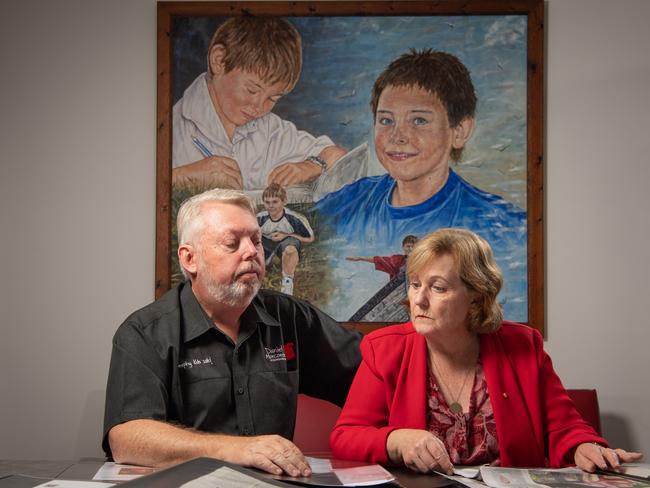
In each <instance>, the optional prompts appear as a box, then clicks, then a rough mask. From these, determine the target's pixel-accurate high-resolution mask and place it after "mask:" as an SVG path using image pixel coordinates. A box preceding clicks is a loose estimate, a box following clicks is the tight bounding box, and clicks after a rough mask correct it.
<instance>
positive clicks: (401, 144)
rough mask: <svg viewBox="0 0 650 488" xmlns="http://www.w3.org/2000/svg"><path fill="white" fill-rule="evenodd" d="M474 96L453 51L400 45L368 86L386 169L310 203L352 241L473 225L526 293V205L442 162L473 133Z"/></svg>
mask: <svg viewBox="0 0 650 488" xmlns="http://www.w3.org/2000/svg"><path fill="white" fill-rule="evenodd" d="M476 102H477V98H476V95H475V91H474V86H473V83H472V80H471V77H470V73H469V71H468V70H467V68H466V67H465V66H464V65H463V63H462V62H461V61H460V60H459V59H458V58H457V57H455V56H453V55H452V54H449V53H446V52H441V51H434V50H432V49H421V50H410V51H409V52H407V53H405V54H402V55H401V56H399V57H398V58H396V59H395V60H393V61H392V62H390V63H389V65H388V66H387V67H386V68H385V69H384V71H383V72H382V73H381V74H380V75H379V77H378V78H377V80H376V81H375V83H374V86H373V90H372V98H371V107H372V112H373V117H374V143H375V151H376V155H377V159H378V160H379V162H380V163H381V165H382V166H383V167H384V168H385V170H386V173H385V174H383V175H379V176H369V177H365V178H361V179H359V180H358V181H356V182H354V183H352V184H350V185H346V186H344V187H343V188H342V189H340V190H339V191H337V192H333V193H330V194H329V195H326V196H325V197H324V198H322V199H321V200H319V201H318V202H316V204H315V207H314V208H315V210H316V212H317V213H318V214H319V216H320V217H322V218H324V219H325V221H326V222H328V223H329V226H330V227H331V228H332V229H333V231H334V233H335V234H336V236H337V237H338V238H339V239H343V240H344V241H345V242H346V243H347V244H348V245H350V246H352V247H353V246H355V245H357V246H358V247H359V248H360V249H368V248H369V249H370V250H373V248H377V247H380V248H385V247H386V246H389V247H393V248H394V247H396V246H397V245H399V240H400V239H401V236H403V235H405V234H416V235H426V234H428V233H429V232H432V231H433V230H436V229H438V228H442V227H464V228H467V229H471V230H472V231H474V232H476V233H478V234H480V235H481V236H482V237H484V238H485V239H486V240H488V242H490V244H491V246H492V248H493V249H494V252H495V256H496V258H497V260H498V261H499V262H500V264H501V266H502V267H504V268H506V267H507V268H508V269H509V272H510V275H509V276H510V279H509V281H508V282H507V283H506V287H510V290H514V289H516V290H517V294H518V295H519V296H521V295H522V294H523V296H525V293H526V283H527V276H526V265H525V264H526V263H525V256H526V245H527V220H526V212H525V211H524V210H522V209H520V208H518V207H516V206H515V205H513V204H512V203H511V202H509V201H507V200H505V199H504V198H502V197H500V196H498V195H494V194H491V193H488V192H486V191H483V190H481V189H479V188H477V187H475V186H473V185H472V184H470V183H469V182H467V181H465V180H464V179H463V178H462V177H461V176H459V175H458V174H457V173H456V172H455V171H454V170H453V169H451V168H450V162H452V161H459V160H460V159H461V154H462V152H463V148H464V147H465V144H466V143H467V142H468V141H469V139H470V138H471V137H472V134H473V132H474V124H475V110H476Z"/></svg>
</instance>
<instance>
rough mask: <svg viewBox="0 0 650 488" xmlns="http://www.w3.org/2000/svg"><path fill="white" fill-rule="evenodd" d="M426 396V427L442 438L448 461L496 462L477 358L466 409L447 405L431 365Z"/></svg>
mask: <svg viewBox="0 0 650 488" xmlns="http://www.w3.org/2000/svg"><path fill="white" fill-rule="evenodd" d="M427 398H428V405H427V407H428V408H427V429H428V430H429V432H433V433H434V434H435V435H436V436H437V437H438V438H439V439H440V440H442V442H443V443H444V445H445V447H446V448H447V452H448V453H449V459H450V460H451V462H452V464H454V465H466V466H470V465H477V464H498V461H499V444H498V442H497V428H496V423H495V422H494V412H493V410H492V403H490V396H489V394H488V391H487V383H486V382H485V375H484V374H483V365H482V364H481V360H480V359H479V361H478V363H477V364H476V372H475V376H474V384H473V386H472V394H471V397H470V404H469V412H467V413H464V412H460V413H454V412H452V411H451V410H450V409H449V405H447V402H446V401H445V397H444V395H443V394H442V391H440V387H439V386H438V382H437V380H436V377H435V375H434V374H433V372H432V371H431V366H429V372H428V381H427Z"/></svg>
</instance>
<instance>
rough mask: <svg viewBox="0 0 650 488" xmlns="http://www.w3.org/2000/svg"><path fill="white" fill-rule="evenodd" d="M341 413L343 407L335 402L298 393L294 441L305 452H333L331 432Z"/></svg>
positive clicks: (313, 453)
mask: <svg viewBox="0 0 650 488" xmlns="http://www.w3.org/2000/svg"><path fill="white" fill-rule="evenodd" d="M339 413H341V408H340V407H338V406H336V405H334V404H333V403H330V402H327V401H325V400H319V399H318V398H313V397H310V396H307V395H303V394H302V393H301V394H300V395H298V411H297V412H296V428H295V430H294V433H293V443H294V444H295V445H296V446H298V448H299V449H300V450H301V451H302V452H303V453H307V454H310V455H316V454H321V455H328V454H331V451H330V432H332V429H333V428H334V424H335V423H336V420H337V419H338V418H339Z"/></svg>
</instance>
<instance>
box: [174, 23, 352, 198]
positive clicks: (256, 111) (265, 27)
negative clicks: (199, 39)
mask: <svg viewBox="0 0 650 488" xmlns="http://www.w3.org/2000/svg"><path fill="white" fill-rule="evenodd" d="M207 61H208V71H207V72H204V73H202V74H201V75H199V76H198V77H197V78H196V79H195V80H194V81H193V82H192V84H191V85H190V86H189V87H188V88H187V89H186V90H185V92H184V94H183V97H182V98H181V99H180V100H179V101H178V102H177V103H176V104H175V105H174V109H173V144H172V166H173V169H172V178H173V181H174V183H182V182H184V181H190V180H194V181H197V180H198V181H205V183H207V184H209V185H210V186H213V187H220V188H234V189H243V190H259V189H262V188H264V187H266V186H267V185H268V184H270V183H278V184H280V185H283V186H293V185H296V184H301V183H308V182H310V181H313V180H314V179H316V178H317V177H318V176H320V175H321V174H322V173H323V172H324V171H325V170H326V169H327V168H329V167H330V166H331V165H332V164H333V163H334V162H335V161H336V160H338V159H339V158H340V157H341V156H342V155H343V154H345V152H346V151H345V150H344V149H342V148H340V147H337V146H336V145H335V144H334V143H333V142H332V140H331V139H330V138H329V137H327V136H320V137H314V136H312V135H311V134H309V133H307V132H305V131H301V130H298V129H297V128H296V126H295V125H294V124H293V123H291V122H288V121H286V120H282V119H281V118H280V117H278V116H277V115H275V114H273V113H271V110H272V109H273V107H274V105H275V104H276V103H277V102H278V100H279V99H280V98H281V97H282V96H284V95H286V94H287V93H289V92H290V91H291V90H292V89H293V87H294V86H295V84H296V83H297V81H298V78H299V77H300V71H301V69H302V44H301V40H300V34H299V33H298V31H297V30H296V29H295V28H294V27H293V26H292V25H291V24H290V23H289V22H287V21H286V20H284V19H280V18H273V17H232V18H230V19H228V20H226V21H225V22H224V23H223V24H221V25H220V26H219V27H218V28H217V30H216V31H215V33H214V35H213V37H212V41H211V42H210V46H209V48H208V59H207Z"/></svg>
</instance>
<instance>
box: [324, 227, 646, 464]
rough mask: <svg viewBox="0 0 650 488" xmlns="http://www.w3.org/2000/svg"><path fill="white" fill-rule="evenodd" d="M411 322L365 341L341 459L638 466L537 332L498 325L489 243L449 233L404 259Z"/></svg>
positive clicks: (343, 422) (338, 444) (497, 275)
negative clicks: (585, 410)
mask: <svg viewBox="0 0 650 488" xmlns="http://www.w3.org/2000/svg"><path fill="white" fill-rule="evenodd" d="M406 272H407V276H408V279H409V290H408V307H409V309H410V315H411V322H408V323H406V324H401V325H395V326H392V327H386V328H383V329H380V330H377V331H375V332H373V333H371V334H369V335H368V336H366V337H365V338H364V340H363V341H362V343H361V352H362V355H363V361H362V363H361V365H360V366H359V370H358V371H357V375H356V377H355V380H354V382H353V384H352V387H351V389H350V393H349V394H348V399H347V401H346V404H345V407H344V408H343V411H342V412H341V416H340V417H339V419H338V422H337V423H336V426H335V428H334V430H333V432H332V434H331V437H330V442H331V447H332V451H333V453H334V455H335V456H336V457H339V458H343V459H356V460H363V461H370V462H377V463H392V464H405V465H406V466H407V467H409V468H410V469H413V470H415V471H420V472H429V471H433V470H435V471H443V472H447V473H451V472H452V469H453V465H454V464H463V465H469V464H472V465H476V464H483V463H493V464H500V465H501V466H522V467H523V466H526V467H538V466H539V467H543V466H551V467H560V466H567V465H571V464H576V465H577V466H578V467H580V468H582V469H583V470H586V471H593V470H595V469H596V468H602V469H604V468H606V467H607V466H611V467H612V468H617V467H618V466H619V463H620V462H629V461H635V460H638V459H640V458H641V456H642V455H641V454H640V453H633V452H626V451H624V450H623V449H616V450H614V449H609V448H607V442H606V441H605V440H604V439H602V438H601V437H600V436H598V434H597V433H596V432H595V431H594V429H593V428H592V427H591V426H590V425H589V424H588V423H586V422H585V421H584V420H583V419H582V418H581V417H580V415H579V414H578V412H577V411H576V409H575V407H574V405H573V402H572V401H571V400H570V398H569V397H568V395H567V392H566V390H565V389H564V387H563V386H562V383H561V382H560V379H559V378H558V376H557V375H556V373H555V371H554V370H553V365H552V363H551V359H550V357H549V356H548V355H547V354H546V353H545V352H544V350H543V341H542V337H541V335H540V334H539V332H537V331H536V330H534V329H532V328H530V327H527V326H524V325H520V324H514V323H509V322H502V312H501V307H500V305H499V304H498V303H497V302H496V297H497V294H498V293H499V290H500V289H501V284H502V277H501V271H500V270H499V268H498V267H497V265H496V264H495V262H494V258H493V256H492V251H491V249H490V247H489V245H488V244H487V242H485V241H484V240H483V239H482V238H480V237H478V236H477V235H476V234H474V233H472V232H470V231H467V230H461V229H441V230H438V231H436V232H433V233H432V234H429V235H428V236H427V237H425V238H424V239H422V240H420V241H419V242H418V243H417V244H416V246H415V248H414V249H413V251H412V252H411V254H410V255H409V259H408V262H407V271H406Z"/></svg>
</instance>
